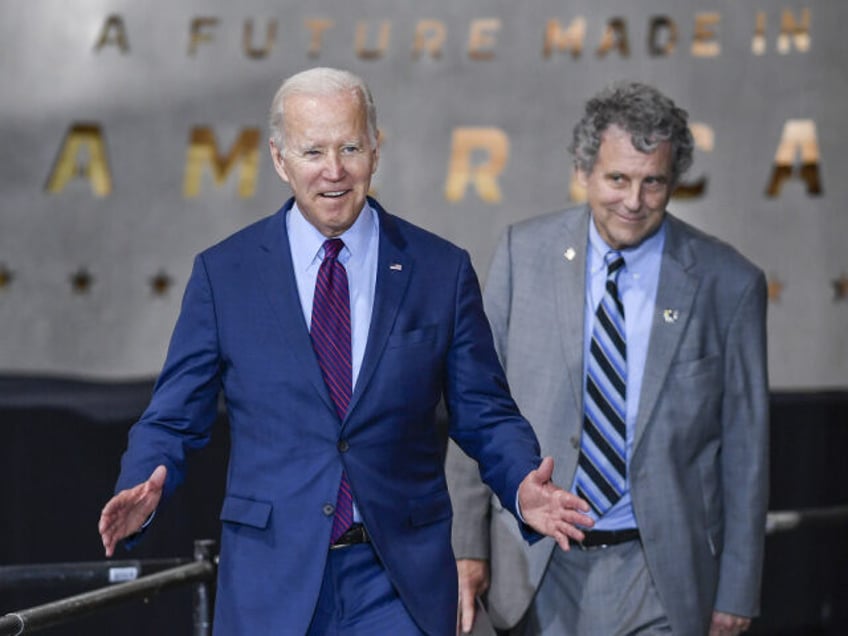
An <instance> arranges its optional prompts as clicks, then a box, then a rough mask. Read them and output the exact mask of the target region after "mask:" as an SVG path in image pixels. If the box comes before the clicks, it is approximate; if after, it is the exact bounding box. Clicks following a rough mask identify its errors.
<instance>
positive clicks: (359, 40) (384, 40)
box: [356, 20, 392, 60]
mask: <svg viewBox="0 0 848 636" xmlns="http://www.w3.org/2000/svg"><path fill="white" fill-rule="evenodd" d="M391 31H392V23H391V22H390V21H389V20H383V21H382V22H381V23H380V35H379V37H378V39H377V48H376V49H367V48H365V43H366V41H367V40H368V24H367V23H366V22H365V21H364V20H360V21H359V22H357V24H356V54H357V55H358V56H359V57H361V58H362V59H363V60H376V59H377V58H380V57H383V53H385V52H386V49H387V48H388V46H389V35H390V34H391Z"/></svg>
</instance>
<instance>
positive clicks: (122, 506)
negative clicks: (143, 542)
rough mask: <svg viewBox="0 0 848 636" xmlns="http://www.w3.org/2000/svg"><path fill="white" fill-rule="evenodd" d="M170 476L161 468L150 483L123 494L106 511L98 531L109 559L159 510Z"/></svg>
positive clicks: (156, 471) (105, 507)
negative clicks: (166, 481) (121, 542)
mask: <svg viewBox="0 0 848 636" xmlns="http://www.w3.org/2000/svg"><path fill="white" fill-rule="evenodd" d="M167 474H168V469H167V468H165V466H157V467H156V470H154V471H153V473H152V474H151V475H150V477H149V478H148V480H147V481H145V482H143V483H141V484H139V485H138V486H135V487H134V488H128V489H127V490H122V491H121V492H119V493H118V494H117V495H115V496H114V497H112V498H111V499H110V500H109V501H108V503H107V504H106V505H105V506H104V507H103V510H102V512H101V513H100V521H99V523H98V524H97V530H98V531H99V532H100V538H101V539H102V541H103V547H104V548H105V550H106V556H107V557H110V556H112V555H113V554H114V553H115V546H116V545H117V543H118V541H120V540H121V539H125V538H126V537H128V536H130V535H131V534H135V533H136V532H138V531H139V530H141V527H142V526H143V525H144V522H145V521H147V519H148V518H149V517H150V515H151V514H153V511H154V510H156V507H157V506H158V505H159V500H160V499H161V498H162V489H163V488H164V487H165V477H166V476H167Z"/></svg>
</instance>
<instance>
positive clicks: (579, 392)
mask: <svg viewBox="0 0 848 636" xmlns="http://www.w3.org/2000/svg"><path fill="white" fill-rule="evenodd" d="M588 236H589V212H588V209H587V210H585V212H584V213H583V214H577V215H566V216H565V223H564V224H563V226H562V231H561V232H560V233H558V234H556V235H555V236H554V237H553V240H554V245H552V246H551V249H550V253H551V258H552V260H553V262H552V267H551V271H552V272H553V278H554V280H553V282H554V284H553V287H554V296H555V298H556V311H557V321H558V322H559V333H560V342H561V344H562V350H563V356H564V357H565V363H566V369H565V373H566V375H567V376H568V379H569V381H570V383H571V390H572V392H573V394H574V403H575V404H577V405H578V407H579V409H578V410H579V411H580V412H582V409H583V322H584V303H582V302H580V299H582V298H583V295H584V293H583V291H584V289H585V286H586V282H585V281H586V249H587V245H588ZM569 256H570V258H569Z"/></svg>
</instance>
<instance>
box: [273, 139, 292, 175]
mask: <svg viewBox="0 0 848 636" xmlns="http://www.w3.org/2000/svg"><path fill="white" fill-rule="evenodd" d="M268 149H269V150H270V151H271V160H272V161H273V162H274V170H276V171H277V174H278V175H280V179H282V180H283V181H285V182H286V183H289V175H288V173H287V172H286V164H285V162H284V161H283V153H281V152H280V151H279V150H278V149H277V146H276V144H275V143H274V140H273V139H269V140H268Z"/></svg>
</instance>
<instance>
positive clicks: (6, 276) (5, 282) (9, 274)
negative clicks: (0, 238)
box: [0, 263, 15, 289]
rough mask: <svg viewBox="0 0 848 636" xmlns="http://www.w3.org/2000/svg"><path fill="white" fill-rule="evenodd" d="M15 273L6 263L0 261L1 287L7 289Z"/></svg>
mask: <svg viewBox="0 0 848 636" xmlns="http://www.w3.org/2000/svg"><path fill="white" fill-rule="evenodd" d="M14 277H15V273H14V272H13V271H12V270H10V269H9V268H7V267H6V263H0V289H5V288H6V287H8V286H9V285H11V284H12V279H13V278H14Z"/></svg>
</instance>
